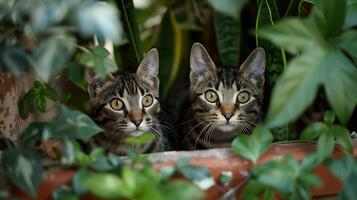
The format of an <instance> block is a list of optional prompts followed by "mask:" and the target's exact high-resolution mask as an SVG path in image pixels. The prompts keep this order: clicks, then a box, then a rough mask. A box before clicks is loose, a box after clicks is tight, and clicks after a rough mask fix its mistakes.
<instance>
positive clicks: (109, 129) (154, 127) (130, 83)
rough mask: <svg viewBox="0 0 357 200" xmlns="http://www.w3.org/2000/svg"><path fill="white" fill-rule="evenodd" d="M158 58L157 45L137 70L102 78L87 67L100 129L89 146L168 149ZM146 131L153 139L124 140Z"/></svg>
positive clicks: (122, 152)
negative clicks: (162, 121)
mask: <svg viewBox="0 0 357 200" xmlns="http://www.w3.org/2000/svg"><path fill="white" fill-rule="evenodd" d="M158 67H159V58H158V52H157V50H156V49H152V50H150V51H149V52H148V53H147V54H146V55H145V57H144V59H143V61H142V62H141V63H140V65H139V67H138V69H137V71H136V73H126V72H117V73H115V74H109V75H108V76H107V77H106V78H105V79H101V78H99V77H97V76H96V75H95V74H93V72H92V71H90V70H87V71H86V80H87V82H88V88H87V90H88V93H89V100H90V104H91V107H92V118H93V119H94V120H95V122H96V123H97V124H98V125H99V126H101V127H102V128H103V130H104V131H103V132H102V133H99V134H98V135H96V136H95V137H94V138H93V140H92V146H100V147H103V148H105V150H106V151H107V152H111V153H115V154H119V155H126V154H127V153H128V151H130V150H131V151H136V152H139V153H150V152H157V151H165V150H170V149H171V147H170V145H169V143H168V142H169V141H168V137H166V135H165V132H164V131H163V130H162V127H166V126H163V125H161V124H160V120H159V113H160V102H159V78H158ZM145 133H150V134H153V135H154V136H155V139H154V140H152V141H151V142H149V143H146V144H144V145H139V144H126V143H125V142H124V140H125V138H126V137H137V136H141V135H143V134H145Z"/></svg>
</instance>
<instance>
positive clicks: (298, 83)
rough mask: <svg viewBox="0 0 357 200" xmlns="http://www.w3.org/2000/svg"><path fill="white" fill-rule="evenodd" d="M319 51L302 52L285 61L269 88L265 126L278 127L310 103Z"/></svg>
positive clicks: (316, 82)
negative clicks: (268, 103)
mask: <svg viewBox="0 0 357 200" xmlns="http://www.w3.org/2000/svg"><path fill="white" fill-rule="evenodd" d="M321 54H323V53H322V52H318V51H314V52H309V53H305V54H303V55H301V56H300V57H297V58H295V59H293V60H292V61H291V62H290V63H289V66H288V68H287V70H286V71H285V72H284V73H283V74H282V75H281V77H280V79H279V80H278V81H277V83H276V86H275V88H274V90H273V94H272V99H271V101H270V106H269V110H268V116H267V125H268V127H279V126H282V125H284V124H286V123H289V122H291V121H293V120H295V119H297V117H298V116H299V115H300V114H301V113H303V112H304V111H305V109H306V108H307V107H308V106H309V105H310V104H311V103H312V102H313V100H314V99H315V96H316V93H317V89H318V86H319V82H320V79H321V68H322V67H321V65H320V63H319V62H320V59H322V57H323V55H321Z"/></svg>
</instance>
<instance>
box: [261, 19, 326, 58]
mask: <svg viewBox="0 0 357 200" xmlns="http://www.w3.org/2000/svg"><path fill="white" fill-rule="evenodd" d="M258 34H259V36H260V37H263V38H265V39H268V40H270V41H271V42H272V43H274V44H275V45H277V46H279V47H283V48H284V49H285V50H287V51H289V52H290V53H292V54H296V53H299V52H301V51H302V50H304V49H307V48H310V47H314V46H315V45H319V46H324V45H326V44H325V40H324V38H323V36H322V35H321V33H320V31H319V29H318V27H316V24H314V23H312V22H311V20H310V19H298V18H290V19H286V20H283V21H280V22H279V23H277V24H275V25H274V26H269V27H266V28H263V29H260V30H259V31H258Z"/></svg>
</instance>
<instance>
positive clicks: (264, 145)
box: [232, 126, 273, 163]
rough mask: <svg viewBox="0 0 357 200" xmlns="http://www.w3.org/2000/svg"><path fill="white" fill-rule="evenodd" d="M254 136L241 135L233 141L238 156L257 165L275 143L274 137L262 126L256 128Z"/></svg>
mask: <svg viewBox="0 0 357 200" xmlns="http://www.w3.org/2000/svg"><path fill="white" fill-rule="evenodd" d="M252 134H253V135H252V136H251V137H249V136H247V135H243V134H241V135H239V136H238V137H237V138H235V139H234V140H233V143H232V148H233V150H234V152H235V153H236V154H238V155H240V156H242V157H244V158H246V159H248V160H251V161H253V163H256V161H257V160H258V158H259V157H260V156H261V155H262V154H263V153H264V152H265V151H266V150H267V149H268V147H269V146H270V145H271V143H272V142H273V135H272V134H271V133H270V132H269V131H268V130H267V129H265V128H264V127H262V126H258V127H256V128H255V129H254V130H253V133H252Z"/></svg>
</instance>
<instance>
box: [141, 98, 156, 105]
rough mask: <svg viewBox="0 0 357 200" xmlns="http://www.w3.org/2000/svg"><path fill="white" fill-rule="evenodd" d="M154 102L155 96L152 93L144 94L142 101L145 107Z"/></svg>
mask: <svg viewBox="0 0 357 200" xmlns="http://www.w3.org/2000/svg"><path fill="white" fill-rule="evenodd" d="M153 102H154V98H153V97H152V96H151V95H146V96H144V97H143V100H142V101H141V103H142V104H143V106H144V107H148V106H151V104H152V103H153Z"/></svg>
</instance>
